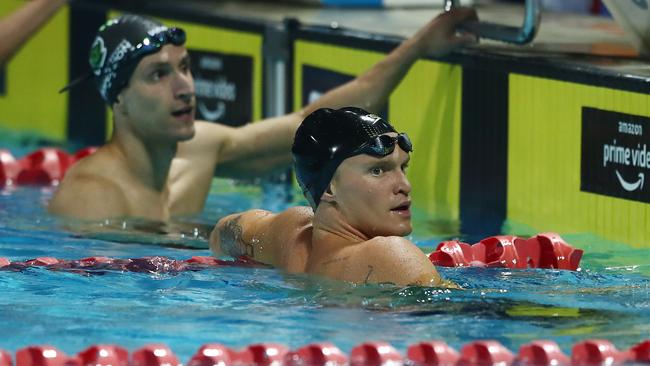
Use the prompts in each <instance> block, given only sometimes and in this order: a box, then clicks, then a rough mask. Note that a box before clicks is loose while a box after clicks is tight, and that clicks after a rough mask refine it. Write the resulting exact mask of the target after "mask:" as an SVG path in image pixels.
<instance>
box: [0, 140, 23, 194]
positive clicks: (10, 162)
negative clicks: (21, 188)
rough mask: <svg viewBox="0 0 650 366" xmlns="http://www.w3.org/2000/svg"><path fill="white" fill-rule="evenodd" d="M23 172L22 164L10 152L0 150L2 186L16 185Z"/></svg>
mask: <svg viewBox="0 0 650 366" xmlns="http://www.w3.org/2000/svg"><path fill="white" fill-rule="evenodd" d="M21 170H22V168H21V166H20V163H19V162H18V161H17V160H16V158H14V156H13V155H11V153H10V152H9V150H5V149H0V186H5V185H12V184H14V182H15V181H16V177H18V173H20V171H21Z"/></svg>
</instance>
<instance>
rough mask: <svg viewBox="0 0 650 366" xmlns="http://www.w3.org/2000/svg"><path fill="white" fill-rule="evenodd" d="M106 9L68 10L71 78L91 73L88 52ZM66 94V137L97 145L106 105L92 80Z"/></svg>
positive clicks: (102, 135) (101, 137)
mask: <svg viewBox="0 0 650 366" xmlns="http://www.w3.org/2000/svg"><path fill="white" fill-rule="evenodd" d="M105 21H106V12H105V11H103V10H99V9H92V8H90V7H77V6H72V7H71V9H70V63H69V67H70V70H69V73H70V79H71V80H75V79H76V78H78V77H80V76H82V75H86V74H87V73H89V72H90V65H89V64H88V52H89V50H90V46H91V45H92V43H93V40H94V39H95V34H96V33H97V29H98V28H99V27H100V26H101V25H102V24H103V23H104V22H105ZM68 93H69V94H70V95H69V98H68V139H69V140H71V141H73V142H76V143H78V144H81V145H100V144H102V143H104V141H105V140H106V112H105V111H106V109H105V108H106V107H105V104H104V101H103V100H102V98H101V97H100V95H99V93H98V92H97V90H96V89H95V85H94V83H93V82H92V80H89V81H86V82H84V83H81V84H79V85H76V86H75V87H73V88H71V89H70V90H69V91H68Z"/></svg>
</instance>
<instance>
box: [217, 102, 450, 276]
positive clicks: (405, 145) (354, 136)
mask: <svg viewBox="0 0 650 366" xmlns="http://www.w3.org/2000/svg"><path fill="white" fill-rule="evenodd" d="M412 150H413V146H412V144H411V141H410V140H409V138H408V136H407V135H406V134H405V133H397V132H396V131H395V129H394V128H393V127H392V126H391V125H390V124H389V123H388V122H387V121H385V120H384V119H382V118H379V117H378V116H376V115H374V114H370V113H368V112H366V111H364V110H362V109H359V108H342V109H338V110H332V109H327V108H323V109H319V110H317V111H315V112H313V113H312V114H310V115H309V116H308V117H307V118H306V119H305V120H304V122H303V123H302V124H301V125H300V127H299V128H298V131H297V132H296V136H295V141H294V144H293V149H292V151H293V157H294V165H295V169H296V176H297V178H298V182H299V183H300V186H301V188H302V190H303V193H304V194H305V197H306V198H307V200H308V201H309V203H310V205H311V208H307V207H295V208H291V209H288V210H286V211H284V212H282V213H279V214H272V213H270V212H267V211H262V210H251V211H247V212H244V213H241V214H235V215H230V216H227V217H225V218H223V219H221V220H220V221H219V222H218V224H217V226H216V227H215V229H214V230H213V232H212V235H211V237H210V248H211V249H212V251H213V252H214V254H215V255H222V254H228V255H230V256H233V257H242V256H246V257H249V258H252V259H254V260H257V261H260V262H263V263H267V264H271V265H273V266H276V267H279V268H282V269H285V270H287V271H289V272H294V273H302V272H305V273H312V274H316V275H320V276H324V277H329V278H334V279H339V280H344V281H350V282H355V283H384V282H390V283H394V284H397V285H421V286H440V285H444V284H443V281H441V279H440V276H439V275H438V273H437V271H436V269H435V267H434V266H433V265H432V264H431V261H429V259H428V258H427V257H426V255H425V254H424V253H423V252H422V251H421V250H420V249H419V248H418V247H417V246H415V244H413V243H412V242H410V241H409V240H408V239H405V238H404V237H403V236H405V235H408V234H409V233H410V232H411V230H412V228H411V211H410V206H411V198H410V193H411V184H410V183H409V181H408V179H407V178H406V167H407V165H408V162H409V159H410V157H409V153H410V152H411V151H412Z"/></svg>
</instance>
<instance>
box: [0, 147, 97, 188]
mask: <svg viewBox="0 0 650 366" xmlns="http://www.w3.org/2000/svg"><path fill="white" fill-rule="evenodd" d="M96 150H97V148H96V147H87V148H84V149H81V150H79V151H77V152H76V153H75V154H68V153H67V152H65V151H63V150H61V149H57V148H52V147H44V148H41V149H38V150H36V151H34V152H32V153H31V154H28V155H26V156H25V157H23V158H22V159H16V158H15V157H14V156H13V155H12V154H11V152H10V151H9V150H6V149H0V187H4V186H12V185H28V184H29V185H56V184H58V183H59V182H60V181H61V179H63V176H64V175H65V172H66V171H67V170H68V168H70V167H71V166H72V165H73V164H74V163H75V162H77V161H78V160H80V159H83V158H84V157H86V156H88V155H90V154H92V153H93V152H95V151H96Z"/></svg>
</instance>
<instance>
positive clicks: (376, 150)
mask: <svg viewBox="0 0 650 366" xmlns="http://www.w3.org/2000/svg"><path fill="white" fill-rule="evenodd" d="M395 143H397V145H399V147H400V148H401V149H402V150H404V152H407V153H410V152H411V151H413V143H412V142H411V139H409V137H408V135H407V134H406V133H403V132H402V133H400V134H399V135H397V136H389V135H379V136H377V137H375V138H373V139H371V140H369V141H367V142H365V143H364V144H363V145H361V146H359V148H357V149H356V150H354V152H353V155H359V154H368V155H373V156H386V155H389V154H392V153H393V151H394V150H395Z"/></svg>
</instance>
